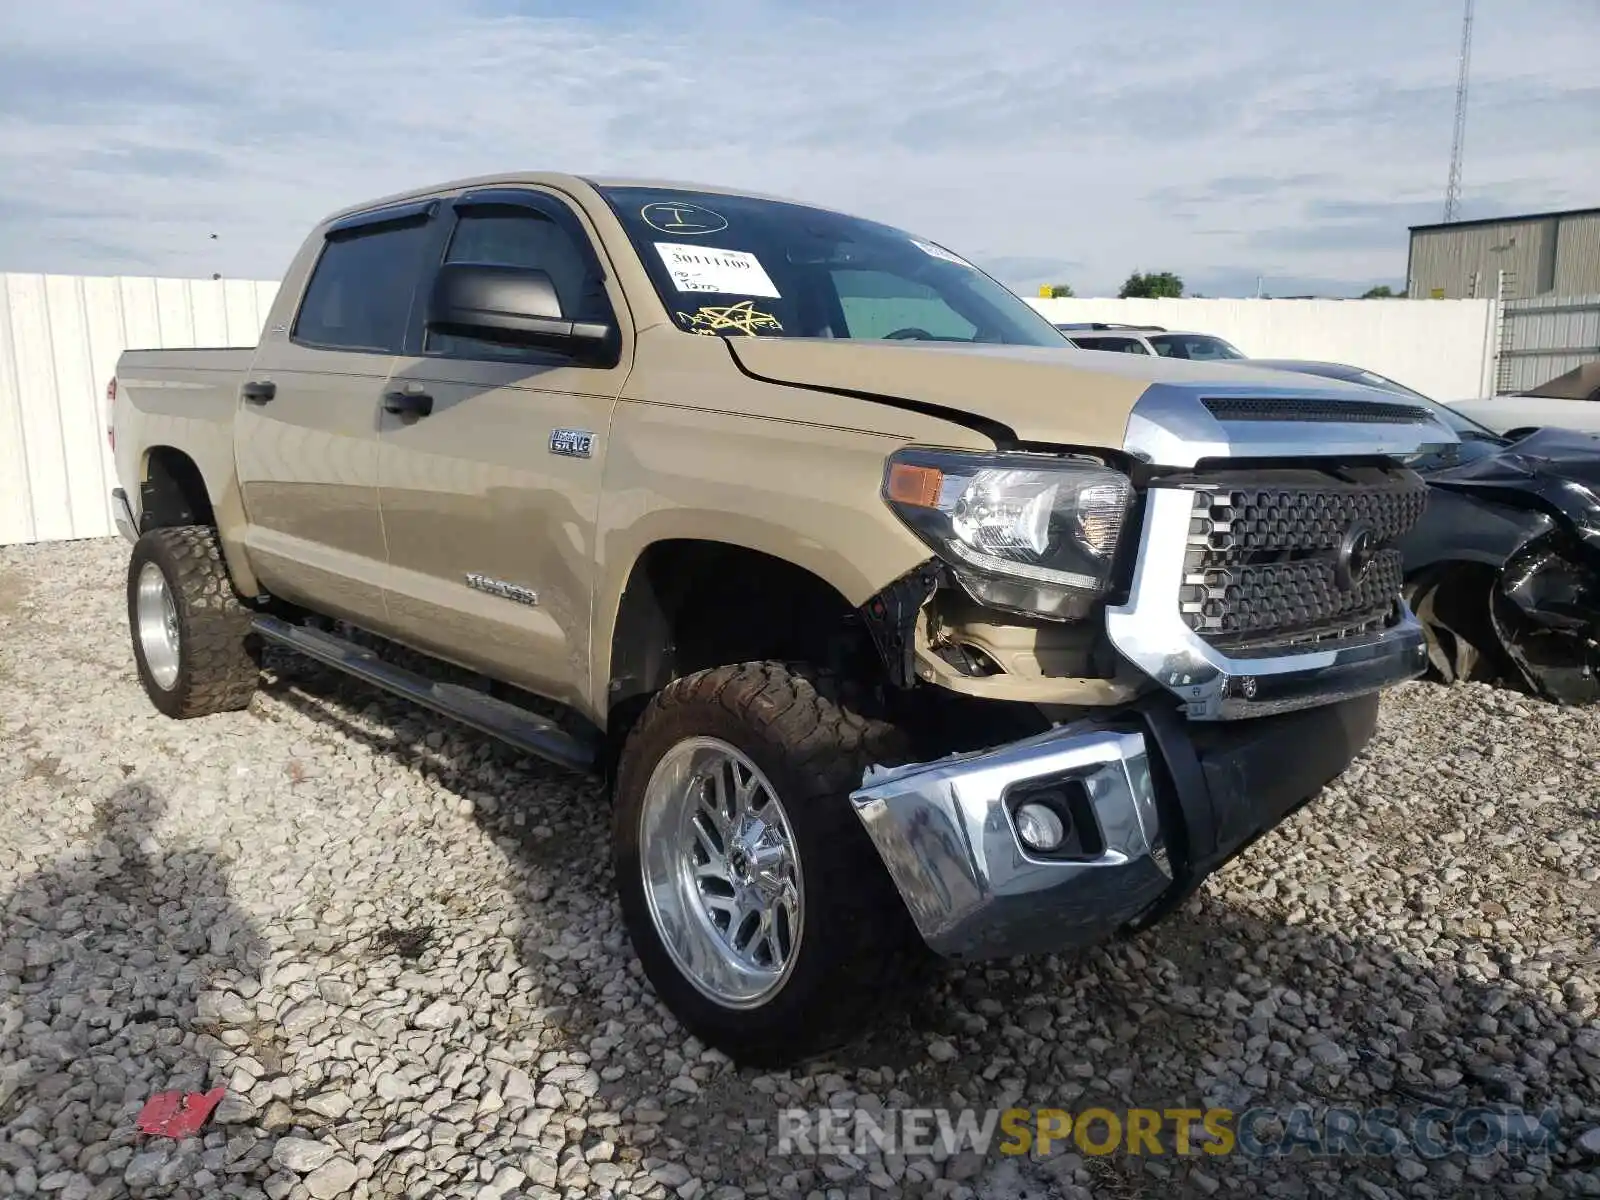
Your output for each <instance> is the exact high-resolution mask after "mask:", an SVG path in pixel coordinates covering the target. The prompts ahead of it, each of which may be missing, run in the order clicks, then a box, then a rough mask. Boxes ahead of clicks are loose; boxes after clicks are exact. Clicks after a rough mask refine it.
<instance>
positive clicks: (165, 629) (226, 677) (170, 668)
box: [128, 525, 259, 718]
mask: <svg viewBox="0 0 1600 1200" xmlns="http://www.w3.org/2000/svg"><path fill="white" fill-rule="evenodd" d="M128 627H129V629H130V630H131V631H132V633H133V659H134V665H135V666H136V667H137V668H138V672H139V682H140V683H142V684H143V685H144V690H145V695H147V696H149V697H150V702H151V703H152V704H154V705H155V706H156V707H157V708H158V709H160V710H161V711H162V712H164V713H165V714H166V715H167V716H169V717H180V718H183V717H203V716H207V715H208V714H210V713H219V712H231V711H233V710H235V709H241V708H244V707H246V706H247V705H248V704H249V703H250V697H251V696H253V695H254V694H255V690H256V684H257V682H258V681H259V668H258V666H257V664H256V660H255V657H254V655H253V654H252V653H251V646H250V610H249V609H247V608H245V607H244V605H242V604H241V603H239V598H238V596H237V595H235V594H234V590H233V582H232V581H231V580H230V579H229V578H228V569H227V567H226V566H225V565H224V563H223V560H222V548H221V546H220V545H219V543H218V541H217V534H216V531H215V530H213V529H210V528H207V527H205V526H201V525H183V526H178V527H175V528H170V529H152V530H151V531H150V532H149V533H147V534H145V535H144V536H143V537H141V538H140V539H139V540H138V542H137V543H135V544H134V547H133V557H132V558H131V559H130V561H129V563H128Z"/></svg>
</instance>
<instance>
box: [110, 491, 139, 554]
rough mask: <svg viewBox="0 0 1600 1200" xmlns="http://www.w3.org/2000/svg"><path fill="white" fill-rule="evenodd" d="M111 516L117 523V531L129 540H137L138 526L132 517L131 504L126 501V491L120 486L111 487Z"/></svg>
mask: <svg viewBox="0 0 1600 1200" xmlns="http://www.w3.org/2000/svg"><path fill="white" fill-rule="evenodd" d="M111 517H112V520H114V521H115V522H116V523H117V532H118V533H120V534H121V535H122V536H123V537H125V538H127V539H128V540H129V541H130V542H137V541H138V540H139V526H138V523H137V522H135V521H134V519H133V506H132V505H131V504H129V503H128V493H127V492H125V491H123V490H122V489H121V488H112V489H111Z"/></svg>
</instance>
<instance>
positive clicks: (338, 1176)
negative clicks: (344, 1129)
mask: <svg viewBox="0 0 1600 1200" xmlns="http://www.w3.org/2000/svg"><path fill="white" fill-rule="evenodd" d="M360 1177H361V1173H360V1171H358V1170H357V1169H356V1165H355V1163H353V1162H351V1161H350V1160H349V1159H348V1158H330V1159H329V1160H328V1161H327V1162H325V1163H323V1164H322V1165H321V1166H320V1167H318V1168H317V1169H316V1170H315V1171H312V1172H311V1174H309V1175H307V1176H306V1178H305V1184H306V1191H308V1192H310V1193H311V1195H312V1197H313V1200H335V1197H337V1196H343V1195H344V1194H345V1193H346V1192H348V1191H349V1190H350V1189H351V1188H353V1187H354V1186H355V1185H356V1180H357V1179H359V1178H360Z"/></svg>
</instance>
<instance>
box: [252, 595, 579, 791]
mask: <svg viewBox="0 0 1600 1200" xmlns="http://www.w3.org/2000/svg"><path fill="white" fill-rule="evenodd" d="M251 627H252V628H253V629H254V630H255V632H257V633H259V634H260V635H261V636H262V637H264V638H265V639H266V640H267V641H269V642H275V643H276V644H278V645H280V646H287V647H288V648H289V649H291V650H294V651H296V652H297V653H300V654H303V655H305V656H306V657H307V658H310V659H315V660H316V661H317V662H319V663H322V664H323V665H324V666H329V667H332V668H334V669H335V670H337V671H343V672H344V673H345V674H346V675H350V676H353V677H354V678H356V679H359V680H361V681H362V682H363V683H370V684H372V685H373V686H374V687H380V688H382V689H383V690H384V691H386V692H391V693H393V694H394V695H396V696H399V697H400V698H401V699H402V700H410V701H411V702H412V703H413V704H420V705H422V707H424V708H430V709H432V710H433V711H434V712H436V713H440V714H442V715H444V716H446V717H450V718H452V719H453V720H456V721H460V722H461V723H462V724H463V725H470V726H471V727H472V728H473V729H476V730H478V732H480V733H486V734H488V735H489V736H490V737H493V738H498V739H499V740H500V741H502V742H504V743H506V745H508V746H512V747H514V748H515V749H518V750H521V751H523V752H524V753H526V754H533V755H537V756H538V757H540V758H545V759H549V760H550V761H551V762H553V763H556V764H558V765H560V766H563V767H567V768H569V769H570V770H574V771H591V770H593V769H594V765H595V762H596V759H597V758H598V755H597V754H596V752H595V747H594V746H593V745H592V744H591V743H589V742H586V741H584V740H583V739H581V738H578V737H574V736H573V735H572V734H570V733H568V732H567V731H566V730H565V729H562V728H561V726H559V725H557V724H556V723H555V722H554V721H552V720H550V719H549V718H548V717H542V716H540V715H539V714H538V713H533V712H529V711H528V710H527V709H525V708H518V707H517V706H516V705H515V704H508V703H507V702H506V701H504V700H500V699H497V698H495V697H494V696H490V695H486V694H485V693H483V692H479V691H474V690H473V689H472V688H469V687H462V686H461V685H460V684H459V683H439V682H436V681H434V680H432V679H428V678H427V677H426V676H423V675H418V674H417V673H416V672H415V671H407V670H406V669H405V668H404V667H397V666H395V665H394V664H393V663H389V662H385V661H384V660H383V659H381V658H379V657H378V656H377V655H376V654H374V653H373V652H372V651H371V650H368V649H367V648H366V647H364V646H358V645H356V644H355V643H354V642H350V641H346V640H345V639H344V638H340V637H335V636H333V635H332V634H331V633H324V632H322V630H320V629H308V628H306V627H305V626H303V625H291V624H289V623H288V622H287V621H282V620H279V619H278V618H277V617H257V618H256V619H255V620H254V621H253V622H251Z"/></svg>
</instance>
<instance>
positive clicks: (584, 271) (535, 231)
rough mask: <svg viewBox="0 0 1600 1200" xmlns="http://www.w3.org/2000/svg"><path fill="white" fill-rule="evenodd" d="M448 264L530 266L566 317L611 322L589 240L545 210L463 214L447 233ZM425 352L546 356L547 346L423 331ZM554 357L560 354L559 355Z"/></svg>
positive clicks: (510, 210)
mask: <svg viewBox="0 0 1600 1200" xmlns="http://www.w3.org/2000/svg"><path fill="white" fill-rule="evenodd" d="M444 260H445V262H447V263H464V262H470V263H489V264H493V265H495V266H504V267H531V268H534V269H537V270H540V271H543V272H545V274H547V275H549V276H550V282H551V283H552V284H553V285H554V286H555V289H556V296H557V298H558V299H559V300H560V301H561V315H562V317H563V318H564V319H565V320H569V321H596V322H602V323H606V324H610V323H612V322H613V317H612V312H611V302H610V301H609V300H608V299H607V298H606V289H605V283H604V280H603V278H602V277H601V274H600V269H599V265H598V263H597V262H596V261H595V258H594V255H593V253H592V251H591V250H590V248H589V246H588V243H587V242H586V241H583V240H581V237H580V235H578V234H576V233H575V232H573V231H570V230H568V229H566V228H564V227H563V226H562V225H560V224H558V223H557V222H555V221H553V220H551V219H550V218H549V217H547V216H545V215H544V214H542V213H540V212H537V211H535V210H533V209H529V208H505V209H477V210H468V211H466V212H463V213H462V214H461V216H460V219H459V221H458V222H457V223H456V228H455V232H454V233H453V234H451V236H450V248H449V249H448V250H447V251H446V252H445V258H444ZM427 351H428V353H430V354H448V355H451V356H453V357H457V358H497V359H526V358H549V357H551V353H550V352H549V351H546V350H537V349H529V348H527V347H520V346H507V345H502V344H500V343H497V342H485V341H480V340H479V339H477V338H469V337H459V336H456V335H453V334H444V333H433V332H431V331H430V332H429V333H428V340H427ZM555 357H561V356H559V355H557V356H555Z"/></svg>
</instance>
